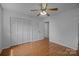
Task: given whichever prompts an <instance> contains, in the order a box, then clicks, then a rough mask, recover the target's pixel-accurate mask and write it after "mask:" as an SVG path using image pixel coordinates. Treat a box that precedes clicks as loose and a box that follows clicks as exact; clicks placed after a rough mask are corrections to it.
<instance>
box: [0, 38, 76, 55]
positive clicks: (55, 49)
mask: <svg viewBox="0 0 79 59" xmlns="http://www.w3.org/2000/svg"><path fill="white" fill-rule="evenodd" d="M73 55H74V56H76V55H77V53H76V51H75V50H73V49H70V48H67V47H64V46H61V45H58V44H56V43H53V42H49V40H48V39H47V38H45V39H43V40H39V41H35V42H32V43H28V44H27V43H24V44H20V45H16V46H12V47H10V48H7V49H4V50H3V51H2V53H1V56H73Z"/></svg>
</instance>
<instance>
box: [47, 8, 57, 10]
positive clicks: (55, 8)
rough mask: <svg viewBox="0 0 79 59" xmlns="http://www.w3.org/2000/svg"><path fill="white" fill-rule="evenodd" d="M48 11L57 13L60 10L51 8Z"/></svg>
mask: <svg viewBox="0 0 79 59" xmlns="http://www.w3.org/2000/svg"><path fill="white" fill-rule="evenodd" d="M48 10H49V11H57V10H58V8H49V9H48Z"/></svg>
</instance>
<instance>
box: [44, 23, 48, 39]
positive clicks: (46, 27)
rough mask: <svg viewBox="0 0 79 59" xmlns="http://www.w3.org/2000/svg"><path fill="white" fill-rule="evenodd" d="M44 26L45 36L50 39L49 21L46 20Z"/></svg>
mask: <svg viewBox="0 0 79 59" xmlns="http://www.w3.org/2000/svg"><path fill="white" fill-rule="evenodd" d="M44 26H45V32H44V37H45V38H47V39H49V22H44Z"/></svg>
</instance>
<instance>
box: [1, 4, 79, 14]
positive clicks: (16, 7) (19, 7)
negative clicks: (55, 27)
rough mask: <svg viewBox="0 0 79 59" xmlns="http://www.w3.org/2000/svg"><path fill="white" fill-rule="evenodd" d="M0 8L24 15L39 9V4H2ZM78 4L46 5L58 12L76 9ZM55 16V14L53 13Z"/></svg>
mask: <svg viewBox="0 0 79 59" xmlns="http://www.w3.org/2000/svg"><path fill="white" fill-rule="evenodd" d="M1 5H2V7H3V8H4V9H6V10H10V11H14V12H21V13H24V14H25V13H26V14H31V13H32V14H33V12H31V11H30V10H32V9H40V4H39V3H2V4H1ZM78 6H79V4H77V3H74V4H73V3H48V7H49V8H51V7H57V8H58V9H59V12H60V11H61V12H62V11H66V10H69V9H72V8H75V7H78ZM53 14H55V13H53Z"/></svg>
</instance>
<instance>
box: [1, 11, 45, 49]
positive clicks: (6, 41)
mask: <svg viewBox="0 0 79 59" xmlns="http://www.w3.org/2000/svg"><path fill="white" fill-rule="evenodd" d="M3 14H4V17H3V36H4V37H3V40H2V48H7V47H9V46H10V45H11V39H10V16H11V17H13V18H12V20H15V19H16V20H18V21H19V20H21V18H23V19H24V20H26V21H24V22H26V23H29V21H30V22H31V23H30V24H25V23H23V24H22V22H21V23H18V29H19V30H18V35H19V36H21V35H20V34H23V35H24V34H25V33H24V32H28V30H25V29H26V28H28V27H29V28H30V29H29V33H30V37H29V38H30V39H27V42H29V41H31V40H32V41H36V40H39V39H43V38H44V37H43V32H44V31H43V28H44V27H43V25H42V24H43V23H42V22H41V21H38V20H37V19H39V20H40V18H36V17H29V16H27V15H22V14H19V13H17V12H12V11H7V10H4V13H3ZM14 18H15V19H14ZM23 19H22V20H23ZM21 24H22V28H23V29H22V28H21V26H20V25H21ZM39 24H40V25H39ZM16 25H17V24H15V25H14V28H13V30H14V29H16V28H15V27H16ZM30 26H31V27H30ZM32 27H33V28H32ZM24 28H25V29H24ZM31 28H32V29H33V30H32V29H31ZM21 29H22V30H23V32H22V30H21ZM16 30H17V29H16ZM16 30H15V31H16ZM38 32H39V33H40V34H38ZM19 33H20V34H19ZM24 37H25V35H24ZM24 37H23V40H24V42H25V41H26V40H25V39H24ZM26 37H27V36H26ZM21 38H22V37H21ZM14 41H18V43H19V42H20V43H21V41H22V40H21V39H20V40H17V39H15V40H14ZM22 42H23V41H22Z"/></svg>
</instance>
